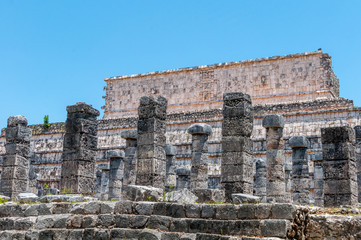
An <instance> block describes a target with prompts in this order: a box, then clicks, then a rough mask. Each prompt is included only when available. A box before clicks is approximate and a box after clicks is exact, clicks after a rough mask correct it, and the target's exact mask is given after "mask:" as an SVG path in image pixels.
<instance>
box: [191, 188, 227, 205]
mask: <svg viewBox="0 0 361 240" xmlns="http://www.w3.org/2000/svg"><path fill="white" fill-rule="evenodd" d="M192 193H193V194H194V195H195V196H196V197H197V198H198V200H197V202H199V203H214V202H224V201H225V196H224V191H223V190H219V189H193V190H192Z"/></svg>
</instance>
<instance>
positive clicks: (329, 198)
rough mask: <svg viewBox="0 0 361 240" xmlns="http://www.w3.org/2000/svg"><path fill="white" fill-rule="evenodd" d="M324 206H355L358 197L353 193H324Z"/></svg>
mask: <svg viewBox="0 0 361 240" xmlns="http://www.w3.org/2000/svg"><path fill="white" fill-rule="evenodd" d="M323 199H324V207H340V206H345V205H348V206H356V205H357V204H358V199H357V196H356V195H355V194H352V193H348V194H327V193H324V198H323Z"/></svg>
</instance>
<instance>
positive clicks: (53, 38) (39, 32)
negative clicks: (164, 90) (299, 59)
mask: <svg viewBox="0 0 361 240" xmlns="http://www.w3.org/2000/svg"><path fill="white" fill-rule="evenodd" d="M318 48H322V49H323V51H324V52H327V53H329V54H330V55H331V56H332V58H333V68H334V72H335V73H336V75H337V76H338V77H339V79H340V84H341V94H340V95H341V96H342V97H346V98H349V99H353V100H354V104H355V105H358V106H360V105H361V76H360V69H361V1H359V0H354V1H339V0H338V1H331V0H327V1H320V0H317V1H315V0H312V1H305V0H302V1H301V0H297V1H296V0H292V1H291V0H290V1H286V0H284V1H276V0H273V1H269V0H263V1H260V0H259V1H256V0H248V1H245V0H235V1H230V0H229V1H227V0H224V1H221V0H219V1H212V0H207V1H202V0H197V1H195V0H181V1H180V0H179V1H165V0H164V1H153V0H152V1H148V0H143V1H136V0H134V1H129V0H128V1H121V0H113V1H111V0H104V1H99V0H96V1H92V0H82V1H81V0H43V1H38V0H1V1H0V82H1V85H0V128H3V127H6V120H7V118H8V117H9V116H12V115H18V114H22V115H25V116H26V117H27V118H28V120H29V123H30V124H37V123H42V122H43V117H44V115H45V114H49V115H50V122H59V121H65V119H66V110H65V109H66V106H67V105H70V104H74V103H76V102H79V101H82V102H86V103H89V104H92V105H93V106H94V107H95V108H97V109H99V110H100V107H101V106H102V105H104V100H103V99H102V96H103V95H105V92H104V91H103V88H104V86H105V82H104V78H106V77H111V76H119V75H127V74H136V73H144V72H150V71H157V70H167V69H173V68H180V67H189V66H198V65H205V64H213V63H219V62H229V61H238V60H246V59H252V58H260V57H268V56H275V55H284V54H290V53H298V52H305V51H314V50H317V49H318ZM102 115H103V111H102V110H101V116H102Z"/></svg>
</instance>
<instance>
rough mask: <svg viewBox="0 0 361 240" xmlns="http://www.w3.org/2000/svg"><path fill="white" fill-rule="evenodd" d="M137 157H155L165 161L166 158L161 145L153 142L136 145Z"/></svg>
mask: <svg viewBox="0 0 361 240" xmlns="http://www.w3.org/2000/svg"><path fill="white" fill-rule="evenodd" d="M138 158H139V159H150V158H157V159H164V161H165V158H166V156H165V150H164V148H163V147H162V146H158V145H154V144H149V145H138ZM138 162H139V161H138ZM164 169H165V168H164Z"/></svg>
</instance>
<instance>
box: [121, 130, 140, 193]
mask: <svg viewBox="0 0 361 240" xmlns="http://www.w3.org/2000/svg"><path fill="white" fill-rule="evenodd" d="M121 137H122V138H124V139H125V145H126V146H125V150H124V154H125V158H124V175H123V189H124V187H126V186H128V185H134V184H135V177H136V168H137V137H138V133H137V130H125V131H123V132H122V133H121Z"/></svg>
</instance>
